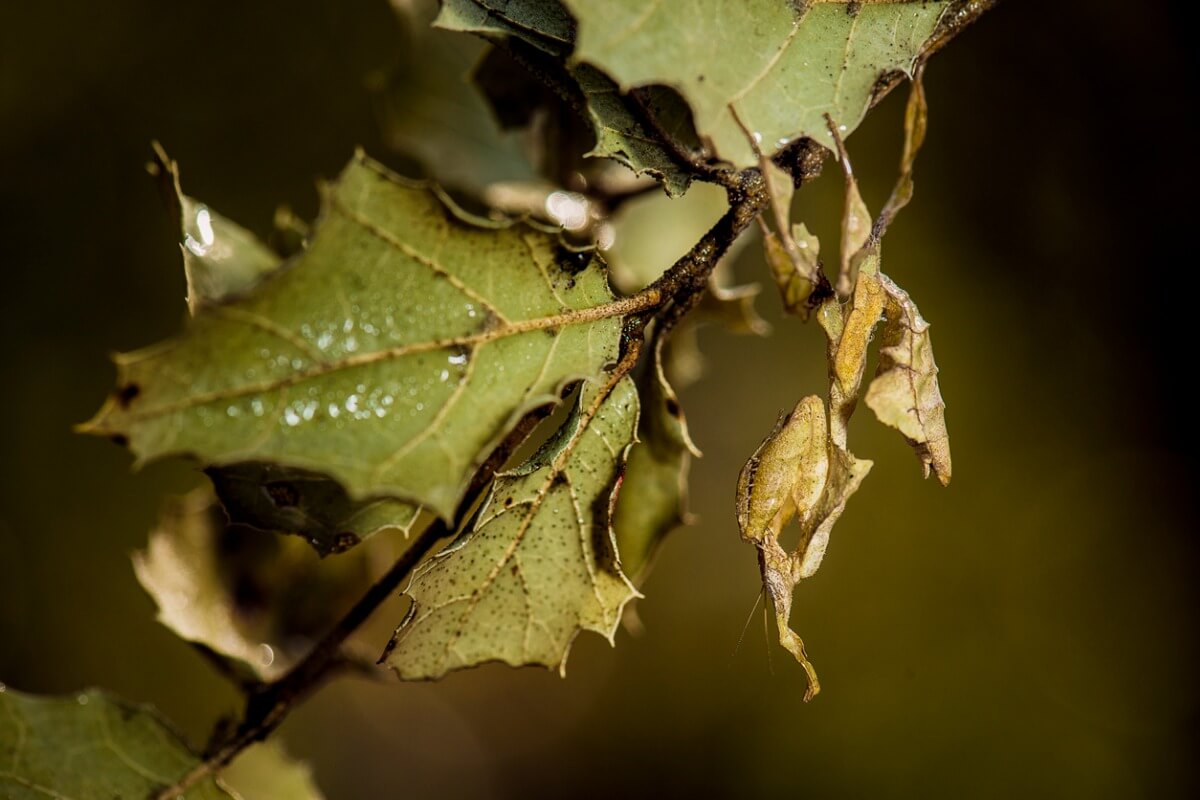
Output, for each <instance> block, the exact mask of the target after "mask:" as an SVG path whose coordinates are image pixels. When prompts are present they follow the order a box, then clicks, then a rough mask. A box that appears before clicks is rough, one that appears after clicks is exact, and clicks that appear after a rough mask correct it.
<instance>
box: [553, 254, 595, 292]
mask: <svg viewBox="0 0 1200 800" xmlns="http://www.w3.org/2000/svg"><path fill="white" fill-rule="evenodd" d="M555 257H556V259H557V261H558V268H559V269H561V270H562V271H563V272H565V273H567V274H568V275H576V274H578V273H580V272H582V271H583V270H584V269H585V268H586V267H587V265H588V264H590V263H591V262H592V252H591V251H590V250H570V249H568V248H566V247H562V246H559V248H558V252H557V253H556V254H555ZM571 285H574V282H573V281H572V282H571ZM568 288H570V286H568Z"/></svg>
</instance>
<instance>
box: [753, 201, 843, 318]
mask: <svg viewBox="0 0 1200 800" xmlns="http://www.w3.org/2000/svg"><path fill="white" fill-rule="evenodd" d="M789 238H790V240H791V242H792V244H793V249H792V251H791V252H789V251H788V249H787V245H786V244H785V243H784V241H783V239H782V237H780V236H777V235H776V234H775V232H774V231H771V230H766V229H764V230H763V249H764V251H765V255H766V261H767V266H768V267H769V268H770V270H771V275H772V277H774V278H775V284H776V285H777V286H778V287H779V293H780V295H781V297H782V299H783V309H784V311H786V312H788V313H789V314H795V315H796V316H798V317H800V319H802V320H805V321H807V320H808V318H809V316H810V315H811V314H812V310H813V307H814V305H815V304H816V303H819V302H820V300H821V299H822V297H824V296H827V295H828V291H829V284H828V282H827V281H826V280H825V276H824V274H823V273H822V272H821V262H820V254H821V243H820V241H819V240H818V239H817V237H816V236H814V235H812V234H811V233H809V232H808V228H806V227H805V226H804V224H803V223H801V224H799V225H793V226H792V232H791V234H790V237H789Z"/></svg>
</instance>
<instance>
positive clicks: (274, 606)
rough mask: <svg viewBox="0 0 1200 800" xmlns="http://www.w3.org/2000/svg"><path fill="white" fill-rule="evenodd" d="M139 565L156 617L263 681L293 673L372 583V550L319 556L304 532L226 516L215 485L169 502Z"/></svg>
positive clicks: (138, 558) (136, 564) (136, 561)
mask: <svg viewBox="0 0 1200 800" xmlns="http://www.w3.org/2000/svg"><path fill="white" fill-rule="evenodd" d="M133 567H134V571H135V572H136V573H137V578H138V581H139V582H140V583H141V584H142V586H143V588H145V589H146V591H147V592H148V593H149V594H150V596H151V597H152V598H153V599H154V602H155V603H156V604H157V605H158V620H159V622H161V623H162V624H164V625H166V626H167V627H168V628H170V629H171V630H172V631H174V632H175V633H177V634H178V635H179V636H180V637H182V638H183V639H186V640H188V641H191V642H196V643H198V644H201V645H203V646H204V647H207V648H208V649H210V650H213V651H215V652H217V653H220V654H222V655H225V656H228V657H230V658H232V659H236V660H237V661H239V662H241V663H242V664H243V665H244V669H243V672H244V673H245V675H246V677H247V678H250V677H257V678H259V679H263V680H270V679H273V678H276V677H278V676H280V675H282V674H283V673H284V672H286V671H287V669H288V668H289V667H290V666H291V665H292V664H293V663H294V662H295V661H296V659H298V658H299V657H301V656H303V655H304V653H305V651H306V650H307V648H308V646H309V644H311V642H313V641H314V640H315V639H316V638H317V637H319V636H321V635H323V634H324V633H325V632H326V631H327V630H328V628H329V627H330V626H331V625H332V624H333V623H334V622H336V621H337V620H338V618H339V617H340V616H341V614H342V613H344V612H345V611H346V610H348V609H349V607H350V606H351V605H352V604H353V603H354V601H355V600H356V599H357V598H358V596H359V595H360V594H361V593H362V591H364V590H365V589H366V587H367V586H368V585H369V584H370V575H369V572H368V569H367V562H366V560H365V558H361V557H356V556H346V557H344V558H338V559H333V560H329V561H321V560H320V559H319V558H318V557H317V556H316V555H315V554H314V553H313V552H312V550H311V549H309V547H308V546H307V545H306V544H304V543H303V542H301V541H300V540H299V539H294V538H291V537H281V536H276V535H274V534H272V533H265V532H261V531H255V530H252V529H249V528H246V527H244V526H236V525H234V526H229V525H226V524H225V522H224V519H223V517H222V514H221V510H220V507H219V506H217V505H216V504H215V502H214V500H213V497H212V493H211V492H210V491H209V490H208V489H199V490H196V491H194V492H192V493H190V494H188V495H186V496H184V497H181V498H175V499H173V500H171V501H170V502H169V503H167V505H166V506H165V508H164V509H163V513H162V517H161V519H160V521H159V524H158V527H157V528H156V529H155V530H154V532H153V533H152V534H151V535H150V542H149V545H148V546H147V548H146V550H145V551H142V552H138V553H134V555H133Z"/></svg>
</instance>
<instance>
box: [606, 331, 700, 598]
mask: <svg viewBox="0 0 1200 800" xmlns="http://www.w3.org/2000/svg"><path fill="white" fill-rule="evenodd" d="M663 345H664V342H663V340H662V339H657V340H656V341H655V347H654V360H653V361H652V362H651V364H650V368H649V369H647V370H646V373H645V374H644V375H643V377H642V381H641V383H642V387H641V402H642V414H641V420H640V422H639V424H638V443H637V444H635V445H634V446H633V449H632V450H630V451H629V461H628V463H627V464H626V465H625V477H624V478H623V479H622V481H621V491H620V494H619V495H618V496H617V506H616V510H615V512H614V514H613V531H614V532H615V534H616V541H617V553H618V554H619V555H620V558H621V569H622V570H624V572H625V574H626V575H628V576H629V577H630V578H632V579H634V580H635V581H636V580H638V579H639V578H641V577H642V576H643V574H644V573H645V571H646V569H647V568H648V567H649V566H650V563H651V561H652V560H653V558H654V555H655V553H656V552H657V551H658V547H659V545H660V544H662V541H663V539H664V538H666V536H667V534H668V533H670V532H671V531H673V530H674V529H675V528H677V527H679V526H680V525H684V524H686V523H687V522H688V519H689V517H690V515H689V514H688V510H687V477H688V469H689V468H690V467H691V461H692V457H693V456H695V457H696V458H699V457H700V451H699V450H698V449H697V448H696V445H695V444H693V443H692V438H691V436H690V435H689V434H688V428H687V420H686V419H684V416H683V409H682V408H681V407H680V405H679V398H678V397H676V395H675V391H674V390H673V389H672V388H671V385H670V384H669V383H668V382H667V376H666V373H665V372H664V369H663Z"/></svg>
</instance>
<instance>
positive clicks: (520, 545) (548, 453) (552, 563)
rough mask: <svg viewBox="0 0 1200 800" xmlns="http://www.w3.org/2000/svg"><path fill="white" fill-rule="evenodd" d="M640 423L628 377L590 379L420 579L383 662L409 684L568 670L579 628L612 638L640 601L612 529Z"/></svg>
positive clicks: (416, 579) (499, 480)
mask: <svg viewBox="0 0 1200 800" xmlns="http://www.w3.org/2000/svg"><path fill="white" fill-rule="evenodd" d="M606 395H607V396H606ZM637 419H638V398H637V391H636V389H635V387H634V384H633V381H632V380H631V379H629V378H622V379H620V380H619V381H618V382H617V383H616V384H615V385H613V386H608V387H598V386H596V385H595V384H592V383H590V382H587V383H584V384H583V387H582V388H581V389H580V391H579V395H578V397H577V398H576V403H575V406H574V408H573V410H572V412H571V415H570V417H569V418H568V419H567V421H566V422H565V423H564V424H563V425H562V427H561V428H560V429H559V430H558V431H557V432H556V433H555V434H554V435H553V436H552V437H551V438H550V439H549V440H548V441H547V442H546V443H545V444H544V445H543V446H542V447H541V448H540V449H539V450H538V451H537V452H536V453H535V454H534V455H532V456H531V457H530V458H529V459H528V460H527V461H525V462H524V463H523V464H521V465H520V466H518V467H516V468H515V469H512V470H510V471H508V472H505V473H501V474H500V475H499V476H498V477H497V479H496V482H495V484H494V485H493V487H492V490H491V493H490V494H489V496H488V498H487V500H486V501H485V502H484V504H483V505H482V507H481V508H480V510H479V512H478V514H477V516H476V517H475V519H474V520H473V522H472V523H471V524H470V526H469V527H468V528H467V529H466V530H465V531H464V532H463V533H462V534H461V535H460V536H459V538H458V539H457V540H456V541H455V542H453V543H452V544H451V545H449V546H448V547H447V548H446V549H445V550H443V551H442V552H441V553H439V554H438V555H436V556H435V557H434V558H433V559H431V560H430V561H428V562H426V564H425V565H424V566H423V567H422V568H421V569H420V570H419V571H418V572H417V574H416V575H414V577H413V580H412V583H411V585H410V586H409V587H408V588H407V589H406V590H405V593H406V594H407V595H408V596H409V597H411V598H412V601H413V604H412V607H411V609H410V610H409V613H408V616H407V617H406V618H405V620H404V622H403V623H401V626H400V628H399V629H397V631H396V635H395V637H394V638H393V639H392V641H391V643H390V644H389V645H388V650H387V651H386V652H385V654H384V657H385V659H386V661H387V664H388V666H390V667H392V668H393V669H395V670H396V672H397V673H398V674H399V675H400V677H402V678H408V679H413V678H437V677H440V676H442V675H444V674H445V673H447V672H449V671H450V670H455V669H461V668H464V667H471V666H475V665H477V664H481V663H484V662H487V661H503V662H505V663H507V664H511V665H513V666H519V665H525V664H541V665H543V666H546V667H550V668H557V669H559V670H560V671H565V669H566V660H567V653H568V651H569V650H570V647H571V642H572V641H573V640H574V639H575V636H576V634H577V633H578V632H579V631H580V630H591V631H595V632H596V633H599V634H600V635H602V636H604V637H606V638H607V639H608V640H609V641H610V642H611V641H612V640H613V636H614V635H615V633H616V627H617V624H618V623H619V621H620V619H621V611H622V609H623V608H624V606H625V604H626V603H627V602H628V601H629V600H631V599H632V598H634V597H636V596H637V595H638V593H637V590H635V589H634V588H633V585H632V584H630V582H629V580H628V579H627V578H626V577H625V575H624V574H623V573H622V572H621V569H620V567H619V565H618V563H617V554H616V549H615V545H614V541H613V534H612V529H611V527H610V524H609V519H610V515H611V509H612V503H613V501H614V499H615V498H614V494H615V491H616V488H617V486H618V485H619V482H618V478H619V477H620V474H621V469H622V467H623V465H624V462H625V457H626V453H627V451H628V448H629V446H630V444H632V442H633V441H634V431H635V429H636V427H637Z"/></svg>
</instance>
